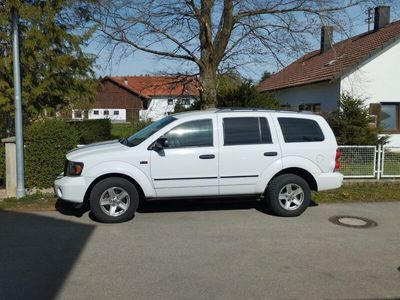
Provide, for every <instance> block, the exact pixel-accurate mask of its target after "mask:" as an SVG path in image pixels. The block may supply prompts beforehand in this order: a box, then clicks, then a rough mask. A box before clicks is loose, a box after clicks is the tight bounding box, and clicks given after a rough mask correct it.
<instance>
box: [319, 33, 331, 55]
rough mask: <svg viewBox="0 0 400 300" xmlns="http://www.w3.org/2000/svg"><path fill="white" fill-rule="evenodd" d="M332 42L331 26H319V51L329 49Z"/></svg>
mask: <svg viewBox="0 0 400 300" xmlns="http://www.w3.org/2000/svg"><path fill="white" fill-rule="evenodd" d="M332 42H333V27H332V26H322V27H321V53H324V52H325V51H327V50H329V49H330V48H331V47H332Z"/></svg>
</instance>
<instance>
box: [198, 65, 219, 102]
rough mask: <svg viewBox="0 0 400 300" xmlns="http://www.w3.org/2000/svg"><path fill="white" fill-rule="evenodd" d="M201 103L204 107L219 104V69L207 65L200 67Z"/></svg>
mask: <svg viewBox="0 0 400 300" xmlns="http://www.w3.org/2000/svg"><path fill="white" fill-rule="evenodd" d="M200 84H201V87H200V101H201V102H200V103H201V108H202V109H207V108H213V107H216V105H217V70H216V68H213V67H210V66H207V67H206V68H200Z"/></svg>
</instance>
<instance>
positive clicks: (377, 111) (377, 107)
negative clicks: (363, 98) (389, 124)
mask: <svg viewBox="0 0 400 300" xmlns="http://www.w3.org/2000/svg"><path fill="white" fill-rule="evenodd" d="M369 114H370V115H371V116H373V117H372V118H371V119H374V120H375V121H374V122H371V123H370V126H371V127H375V128H376V127H377V126H378V125H379V124H380V117H381V104H380V103H371V104H370V105H369Z"/></svg>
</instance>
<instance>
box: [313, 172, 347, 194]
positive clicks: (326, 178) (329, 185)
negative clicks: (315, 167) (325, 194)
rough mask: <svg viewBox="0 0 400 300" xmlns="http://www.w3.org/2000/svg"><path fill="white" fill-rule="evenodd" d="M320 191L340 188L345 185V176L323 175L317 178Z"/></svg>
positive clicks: (337, 173) (340, 174)
mask: <svg viewBox="0 0 400 300" xmlns="http://www.w3.org/2000/svg"><path fill="white" fill-rule="evenodd" d="M315 180H316V181H317V186H318V191H325V190H333V189H337V188H340V187H341V186H342V184H343V174H342V173H339V172H332V173H321V174H319V175H318V176H315Z"/></svg>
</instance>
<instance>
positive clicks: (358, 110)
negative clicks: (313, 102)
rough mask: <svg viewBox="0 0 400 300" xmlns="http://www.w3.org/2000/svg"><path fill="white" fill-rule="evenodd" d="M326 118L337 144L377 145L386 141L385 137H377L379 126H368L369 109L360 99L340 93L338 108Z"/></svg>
mask: <svg viewBox="0 0 400 300" xmlns="http://www.w3.org/2000/svg"><path fill="white" fill-rule="evenodd" d="M326 119H327V121H328V123H329V125H330V126H331V127H332V130H333V132H334V133H335V136H336V140H337V142H338V144H339V145H378V144H385V143H386V141H387V137H379V135H378V134H379V131H380V129H379V128H371V127H370V126H369V122H370V115H369V111H368V108H366V107H365V105H364V100H362V99H357V98H353V97H351V96H349V95H347V94H344V95H342V96H341V98H340V100H339V103H338V108H337V109H336V110H334V111H332V112H331V113H328V114H327V115H326Z"/></svg>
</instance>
